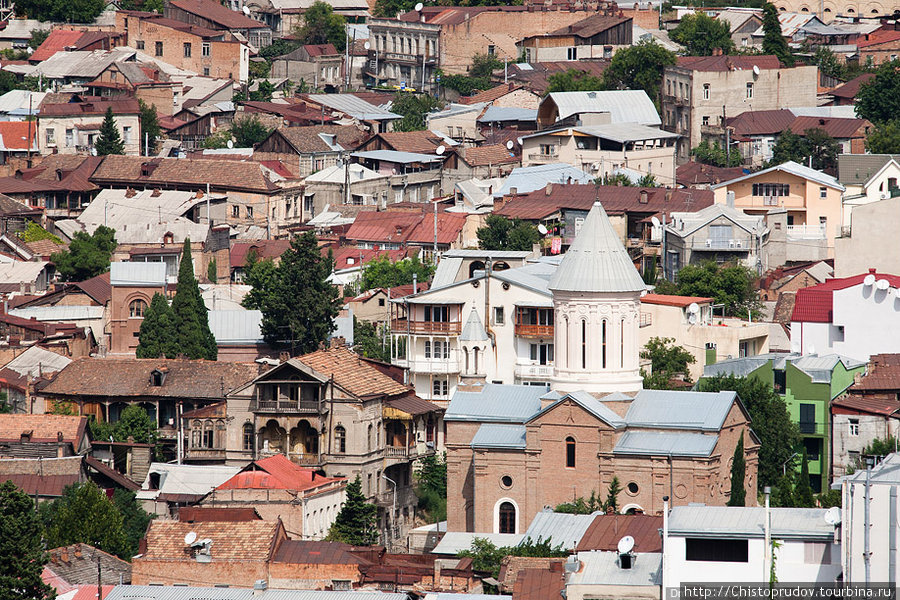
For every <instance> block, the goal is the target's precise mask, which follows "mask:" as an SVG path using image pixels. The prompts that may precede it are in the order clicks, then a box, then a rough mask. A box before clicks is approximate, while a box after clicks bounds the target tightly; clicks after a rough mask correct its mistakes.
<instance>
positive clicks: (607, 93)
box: [537, 90, 662, 129]
mask: <svg viewBox="0 0 900 600" xmlns="http://www.w3.org/2000/svg"><path fill="white" fill-rule="evenodd" d="M559 121H562V122H563V123H559V124H560V125H568V124H572V125H605V124H609V123H613V124H622V123H637V124H638V125H645V126H647V127H659V126H660V124H661V123H662V121H661V120H660V118H659V113H658V112H657V111H656V106H654V104H653V101H652V100H651V99H650V97H649V96H647V92H645V91H644V90H601V91H596V92H551V93H549V94H547V95H546V96H545V97H544V99H543V100H541V103H540V105H539V106H538V116H537V123H538V127H539V128H542V129H546V128H550V127H553V126H554V125H555V124H556V123H558V122H559Z"/></svg>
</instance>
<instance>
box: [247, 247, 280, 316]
mask: <svg viewBox="0 0 900 600" xmlns="http://www.w3.org/2000/svg"><path fill="white" fill-rule="evenodd" d="M275 270H276V267H275V261H273V260H272V259H271V258H267V259H265V260H259V259H258V258H257V256H256V253H255V252H254V251H252V250H251V251H250V252H249V253H248V255H247V266H246V267H245V268H244V283H245V284H246V285H249V286H250V291H249V292H247V295H245V296H244V299H243V300H242V301H241V305H242V306H243V307H244V308H248V309H250V310H262V306H263V303H264V301H265V298H266V294H267V293H268V291H269V290H271V289H272V287H273V286H274V282H275Z"/></svg>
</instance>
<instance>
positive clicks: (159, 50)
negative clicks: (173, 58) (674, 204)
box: [156, 42, 163, 56]
mask: <svg viewBox="0 0 900 600" xmlns="http://www.w3.org/2000/svg"><path fill="white" fill-rule="evenodd" d="M156 55H157V56H162V55H163V45H162V42H156Z"/></svg>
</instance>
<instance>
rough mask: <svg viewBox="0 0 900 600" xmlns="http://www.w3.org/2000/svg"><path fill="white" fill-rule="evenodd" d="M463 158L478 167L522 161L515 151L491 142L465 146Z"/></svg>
mask: <svg viewBox="0 0 900 600" xmlns="http://www.w3.org/2000/svg"><path fill="white" fill-rule="evenodd" d="M463 160H464V161H466V163H467V164H469V165H471V166H473V167H478V166H489V165H502V164H507V163H519V162H521V161H522V157H521V156H517V155H516V153H515V152H510V151H509V150H508V149H507V148H506V146H504V145H503V144H491V145H486V146H477V147H473V148H466V149H465V151H464V154H463Z"/></svg>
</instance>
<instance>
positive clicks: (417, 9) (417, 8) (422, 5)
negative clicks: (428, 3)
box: [415, 2, 425, 12]
mask: <svg viewBox="0 0 900 600" xmlns="http://www.w3.org/2000/svg"><path fill="white" fill-rule="evenodd" d="M423 8H425V5H424V4H422V3H421V2H419V3H418V4H416V9H415V10H416V12H422V9H423Z"/></svg>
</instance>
